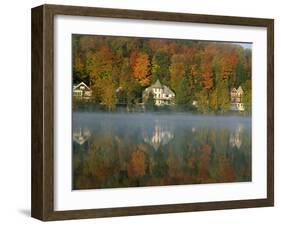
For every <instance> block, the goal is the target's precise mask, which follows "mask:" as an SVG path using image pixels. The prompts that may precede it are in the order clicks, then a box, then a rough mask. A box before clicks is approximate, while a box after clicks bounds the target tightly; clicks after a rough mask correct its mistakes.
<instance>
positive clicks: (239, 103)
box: [230, 86, 245, 111]
mask: <svg viewBox="0 0 281 226" xmlns="http://www.w3.org/2000/svg"><path fill="white" fill-rule="evenodd" d="M243 93H244V91H243V89H242V87H241V86H239V87H238V89H236V88H233V89H232V90H231V92H230V98H231V104H230V109H231V110H232V111H244V110H245V106H244V103H243V100H242V98H243Z"/></svg>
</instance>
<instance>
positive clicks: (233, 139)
mask: <svg viewBox="0 0 281 226" xmlns="http://www.w3.org/2000/svg"><path fill="white" fill-rule="evenodd" d="M242 132H243V125H242V124H238V125H237V127H236V129H235V131H234V132H232V133H231V134H230V138H229V143H230V144H231V146H232V147H237V148H238V149H240V147H241V144H242V137H241V136H242Z"/></svg>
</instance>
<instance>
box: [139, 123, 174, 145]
mask: <svg viewBox="0 0 281 226" xmlns="http://www.w3.org/2000/svg"><path fill="white" fill-rule="evenodd" d="M173 138H174V131H173V128H172V126H171V125H169V124H168V123H167V122H163V121H160V120H158V119H157V120H155V122H154V126H153V132H152V133H149V132H148V131H147V130H145V129H144V131H143V140H144V142H145V143H147V144H150V145H151V146H152V147H153V148H154V149H155V150H158V148H159V147H160V146H161V145H162V146H164V145H166V144H168V143H169V142H170V141H171V140H172V139H173Z"/></svg>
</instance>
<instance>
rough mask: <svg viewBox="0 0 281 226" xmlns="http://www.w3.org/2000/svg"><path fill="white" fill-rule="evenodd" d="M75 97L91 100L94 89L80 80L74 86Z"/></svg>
mask: <svg viewBox="0 0 281 226" xmlns="http://www.w3.org/2000/svg"><path fill="white" fill-rule="evenodd" d="M73 97H75V98H76V99H80V100H82V99H84V100H89V99H90V98H91V97H92V90H91V89H90V87H89V86H87V85H86V84H85V83H84V82H80V83H79V84H78V85H74V86H73Z"/></svg>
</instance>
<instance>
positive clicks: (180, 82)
mask: <svg viewBox="0 0 281 226" xmlns="http://www.w3.org/2000/svg"><path fill="white" fill-rule="evenodd" d="M72 42H73V43H72V44H73V47H72V48H73V49H72V50H73V51H72V54H73V64H72V65H73V83H74V84H78V83H79V82H81V81H83V82H85V83H86V84H87V85H89V87H90V88H91V89H92V92H93V95H92V100H91V102H92V103H93V104H100V103H102V104H104V105H105V106H106V108H107V109H108V110H114V109H115V107H116V105H117V104H118V103H119V102H120V100H121V99H122V101H123V103H124V102H125V103H126V104H127V106H128V107H134V106H135V105H136V104H137V103H140V102H142V92H143V90H144V89H145V88H146V87H148V86H149V85H151V84H152V83H154V82H155V81H156V80H157V79H159V80H160V81H161V83H162V84H165V85H167V86H168V87H170V88H171V89H172V90H173V91H174V92H175V94H176V97H175V104H176V106H178V107H180V108H181V109H185V110H190V109H193V110H194V106H193V105H192V103H194V101H196V102H197V107H196V111H199V112H227V111H229V109H230V90H231V88H233V87H235V88H237V87H238V86H241V87H242V88H243V91H244V95H243V102H244V104H245V107H246V111H248V112H250V111H251V49H245V48H243V47H242V46H241V45H239V44H234V43H223V42H207V41H190V40H171V39H155V38H132V37H114V36H90V35H73V37H72ZM116 90H118V92H117V91H116ZM119 91H120V92H119Z"/></svg>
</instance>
